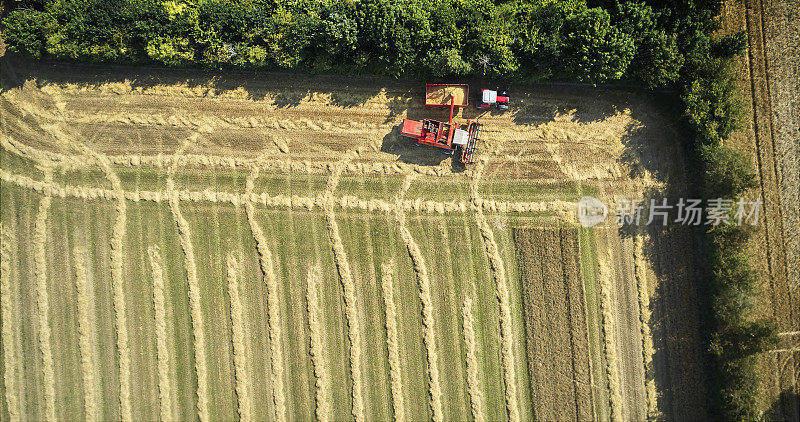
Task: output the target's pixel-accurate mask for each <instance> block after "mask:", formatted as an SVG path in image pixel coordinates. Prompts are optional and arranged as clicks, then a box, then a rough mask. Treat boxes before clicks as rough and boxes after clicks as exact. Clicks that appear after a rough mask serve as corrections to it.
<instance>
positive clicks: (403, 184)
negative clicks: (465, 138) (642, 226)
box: [0, 63, 705, 420]
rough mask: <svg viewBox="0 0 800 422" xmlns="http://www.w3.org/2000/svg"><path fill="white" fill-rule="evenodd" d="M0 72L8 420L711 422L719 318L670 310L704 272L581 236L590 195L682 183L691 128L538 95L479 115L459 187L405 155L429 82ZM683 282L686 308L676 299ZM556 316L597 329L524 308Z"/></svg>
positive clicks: (591, 97) (610, 228)
mask: <svg viewBox="0 0 800 422" xmlns="http://www.w3.org/2000/svg"><path fill="white" fill-rule="evenodd" d="M3 72H4V73H3V77H4V81H3V91H2V95H0V101H2V104H0V105H1V106H2V123H3V131H2V135H3V139H2V150H1V151H0V154H1V155H0V158H2V167H1V171H2V173H0V174H1V175H2V185H0V186H2V191H0V195H2V198H1V200H2V204H3V206H2V219H1V221H2V232H3V233H2V236H3V243H2V252H3V254H2V265H3V272H2V275H3V276H2V286H0V287H2V289H3V290H2V293H3V294H2V309H0V311H1V312H0V317H1V318H2V319H1V320H0V323H2V342H3V347H2V350H1V351H0V353H2V359H0V363H1V365H2V373H3V377H2V380H0V393H2V397H3V400H2V408H1V409H0V410H2V415H3V419H15V418H17V417H21V418H23V419H48V418H52V417H55V418H58V419H81V418H84V417H89V418H99V419H120V418H121V419H125V420H129V419H148V420H154V419H176V418H179V419H190V418H194V417H198V416H199V417H200V418H201V419H237V418H238V419H285V418H290V419H303V420H308V419H313V418H317V419H320V420H330V419H335V420H340V419H356V420H376V419H379V420H386V419H391V418H395V419H398V420H399V419H410V420H422V419H433V420H451V419H459V420H463V419H476V420H482V419H491V420H498V419H499V420H503V419H509V420H529V419H531V418H538V419H548V418H549V417H550V415H553V413H552V412H553V411H554V409H545V408H542V407H541V404H542V402H540V401H539V399H540V398H543V399H544V400H545V403H553V402H555V401H558V400H560V399H561V398H570V397H571V398H572V399H573V400H574V401H575V403H574V404H573V407H574V408H575V409H578V410H577V412H578V413H576V415H579V416H580V417H581V418H584V417H585V418H589V419H599V420H607V419H614V420H626V419H642V418H645V417H647V416H654V415H658V414H663V415H666V416H668V417H669V416H681V415H687V414H691V415H701V414H702V412H704V411H705V407H704V406H705V405H704V403H702V402H698V399H696V398H695V399H694V400H686V398H687V397H688V398H691V397H696V396H697V390H696V387H697V385H698V380H699V379H700V378H699V377H701V375H697V376H693V375H692V373H691V372H687V369H688V370H692V369H695V370H697V369H698V366H699V365H700V362H699V356H700V351H701V349H700V348H701V347H702V343H701V342H699V339H698V338H697V336H696V334H697V332H698V328H697V320H696V319H693V317H692V316H691V315H688V316H684V315H681V314H673V313H671V312H670V311H669V310H670V307H671V306H672V305H674V304H678V303H684V302H685V301H686V299H687V297H688V298H689V299H691V294H692V291H693V290H692V289H694V287H695V286H694V283H693V281H692V279H691V267H692V257H691V255H690V254H689V253H687V252H686V251H684V252H683V253H681V254H677V255H676V257H675V258H671V260H670V261H669V262H666V261H665V262H660V263H659V264H658V265H656V264H654V262H655V261H653V259H654V258H653V255H652V254H651V253H650V252H651V249H652V248H655V246H654V245H657V244H658V242H657V241H656V240H657V239H658V238H659V236H660V234H658V233H655V234H645V233H642V234H636V235H633V236H631V235H626V234H624V233H621V232H619V231H618V230H617V228H616V226H615V225H614V224H613V222H611V223H608V222H607V223H606V224H605V225H604V226H598V227H597V228H595V229H581V230H580V231H576V229H574V228H570V227H573V226H574V225H575V223H576V222H575V217H574V215H575V207H576V202H577V200H578V199H579V198H580V197H581V196H583V195H594V196H597V197H598V198H600V199H602V200H603V201H605V202H606V203H607V204H613V203H614V202H615V201H616V200H617V199H620V198H626V197H628V198H630V197H634V196H636V195H643V194H644V192H645V191H646V190H649V189H660V188H663V187H664V186H665V184H666V180H669V181H670V183H671V184H674V185H671V186H670V187H671V189H678V190H680V188H681V186H682V185H681V183H682V182H681V180H682V179H680V174H681V170H682V166H683V165H682V161H681V158H680V157H681V152H680V148H679V146H678V145H679V143H678V142H676V137H677V135H676V134H675V131H674V129H673V128H672V126H671V124H670V122H669V120H668V118H667V117H665V116H664V113H663V112H662V111H661V110H660V109H659V107H658V106H657V105H656V104H655V103H654V102H653V101H652V100H650V99H647V98H645V97H644V96H643V95H642V94H639V93H635V92H622V91H599V90H589V89H585V88H562V87H558V88H547V87H536V88H530V87H525V88H520V89H519V90H518V91H517V92H515V101H516V107H515V108H513V109H512V110H510V111H509V112H508V113H506V114H498V115H493V114H485V115H482V116H480V118H481V121H482V122H483V123H484V124H485V128H486V130H485V132H484V133H485V137H484V142H483V143H482V144H481V145H480V151H479V155H480V158H481V159H480V161H479V162H478V163H477V164H476V165H475V166H474V167H469V168H463V167H460V166H459V165H457V164H453V163H452V162H451V159H450V158H448V157H446V156H443V155H441V154H440V153H439V152H437V151H432V150H429V149H426V148H415V147H413V146H411V145H409V143H408V141H407V140H404V139H401V138H399V137H398V136H397V134H396V129H395V127H396V126H397V124H398V123H399V122H400V121H401V119H402V118H404V117H406V116H408V117H411V118H420V117H423V116H433V117H437V116H438V117H441V116H440V114H442V112H441V111H433V110H425V109H424V107H423V105H422V97H423V95H422V94H421V89H420V87H419V86H418V85H419V84H416V83H411V82H397V81H388V80H377V79H350V78H341V77H301V76H290V75H273V74H231V75H227V74H226V75H225V77H222V76H221V75H214V74H208V73H202V72H194V71H184V70H163V69H162V70H158V71H156V70H147V69H138V70H132V69H128V68H107V67H105V68H103V67H78V66H70V65H63V64H59V65H32V64H26V63H22V64H16V65H15V66H13V67H11V66H7V65H6V66H5V68H4V69H3ZM477 115H478V113H477V112H475V111H474V110H464V111H463V112H462V113H460V114H459V116H458V117H457V118H459V119H463V118H470V117H476V116H477ZM665 157H667V158H665ZM634 168H635V169H636V170H637V172H636V173H637V174H641V175H642V176H636V177H632V176H631V175H630V174H631V170H632V169H634ZM518 227H538V228H548V227H550V228H549V229H543V230H545V233H551V231H552V230H554V229H552V227H564V228H563V229H561V230H562V234H563V236H567V238H566V239H567V240H564V241H563V242H566V243H561V245H562V246H563V245H566V246H567V247H561V249H560V251H561V252H559V254H558V256H555V255H553V256H551V255H552V254H551V251H550V250H549V249H547V250H543V249H536V250H538V251H539V252H538V253H534V254H532V255H531V257H530V258H528V257H527V256H528V255H526V254H523V253H519V254H518V253H517V251H518V248H519V247H520V246H519V245H516V246H515V235H514V233H513V230H514V228H518ZM555 230H557V229H555ZM562 238H563V237H562ZM555 241H556V240H554V242H555ZM669 243H670V242H664V243H661V244H658V245H660V246H659V247H661V248H665V249H667V252H669V248H671V247H672V246H670V244H669ZM548 244H549V243H548ZM578 246H579V247H578ZM537 247H540V246H537ZM675 247H676V248H680V249H685V248H686V243H683V244H678V246H675ZM660 252H663V251H660ZM540 261H541V262H540ZM556 261H558V262H556ZM545 264H546V266H545V267H543V268H548V274H550V270H549V268H551V267H552V268H553V271H556V272H557V269H558V268H562V269H563V270H564V271H566V270H567V269H568V270H569V274H570V275H569V277H568V280H569V283H568V284H566V285H562V286H561V287H560V288H561V289H563V290H558V289H559V285H557V284H556V285H553V284H551V283H552V277H550V276H548V277H546V279H545V277H544V276H542V277H539V279H538V281H535V282H533V284H530V283H529V284H527V285H528V286H529V287H525V286H526V284H525V283H526V282H528V281H534V280H537V278H536V277H534V278H531V279H530V280H528V277H527V276H525V275H524V273H525V271H527V270H526V269H527V268H533V267H536V266H538V265H545ZM531 266H533V267H531ZM675 268H677V269H681V271H683V273H684V275H685V278H682V279H681V280H682V281H683V283H684V284H685V286H683V287H685V288H687V289H688V293H687V292H685V291H683V290H681V291H680V292H679V293H675V291H673V290H670V289H671V288H669V287H668V286H665V285H662V281H663V280H666V281H670V280H671V278H670V276H668V274H670V271H669V269H675ZM578 273H580V275H579V276H578ZM679 273H681V272H679ZM554 274H555V273H554ZM673 277H674V276H673ZM526 280H528V281H526ZM531 286H535V287H536V288H537V289H545V290H543V291H546V292H549V293H548V294H547V295H544V297H541V296H540V295H536V294H534V295H530V294H526V293H525V291H526V289H527V288H530V287H531ZM537 291H538V290H537ZM550 293H552V294H550ZM687 295H688V296H687ZM545 299H546V300H549V301H551V302H547V303H548V304H549V305H548V306H554V309H556V310H560V309H562V308H563V306H562V305H561V304H560V303H561V302H564V301H568V303H570V304H571V305H570V307H569V309H570V313H569V315H572V314H575V315H579V314H581V313H583V314H585V316H583V317H576V318H572V317H570V318H566V317H564V318H561V317H560V316H559V318H561V319H557V320H556V319H553V320H552V321H551V320H548V319H544V317H542V318H539V317H537V316H535V315H537V314H535V313H531V312H528V311H525V310H526V309H528V310H532V309H540V308H541V305H542V303H541V301H542V300H545ZM532 301H533V302H532ZM537 301H538V302H537ZM559 301H560V302H559ZM564 303H567V302H564ZM573 311H574V312H573ZM651 313H652V314H653V316H652V318H651ZM540 316H541V315H540ZM557 316H558V315H556V314H554V315H552V317H553V318H556V317H557ZM562 323H563V324H562ZM532 324H533V325H532ZM537 324H538V325H537ZM529 327H538V328H535V330H544V329H548V330H551V331H556V332H558V333H559V334H558V336H556V337H554V338H555V339H561V340H564V339H565V338H566V337H564V336H572V335H575V336H577V337H576V338H578V337H580V338H584V337H583V336H585V340H581V341H580V342H565V341H560V342H556V343H552V344H549V345H548V344H536V343H535V342H536V338H537V337H536V335H533V336H532V335H531V331H530V330H531V328H529ZM651 327H652V328H651ZM663 333H666V334H663ZM568 349H570V350H568ZM564 353H567V354H565V355H564V356H568V355H571V356H574V359H573V362H579V364H575V365H567V364H566V363H565V362H564V365H561V366H559V367H558V368H560V369H561V370H563V371H564V372H563V377H564V378H563V380H564V382H558V383H553V384H552V385H551V386H549V387H548V388H550V390H543V389H542V387H541V386H540V385H538V381H536V380H539V379H546V380H549V379H550V378H548V375H547V372H548V371H547V370H546V369H545V368H541V367H538V366H536V365H532V359H537V358H541V357H548V356H551V357H552V356H562V354H564ZM559 362H560V361H559ZM534 363H535V361H534ZM553 364H556V363H555V362H554V363H553ZM701 372H702V370H701V369H700V370H698V373H701ZM567 380H580V382H581V383H582V384H580V386H578V384H575V385H572V383H571V382H568V381H567ZM589 386H591V388H589ZM578 387H580V388H578ZM578 390H579V392H580V394H578V393H576V391H578ZM701 397H702V396H701ZM587 406H588V407H587Z"/></svg>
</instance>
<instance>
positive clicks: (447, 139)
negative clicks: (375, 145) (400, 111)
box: [400, 84, 481, 164]
mask: <svg viewBox="0 0 800 422" xmlns="http://www.w3.org/2000/svg"><path fill="white" fill-rule="evenodd" d="M468 104H469V87H468V86H467V85H464V84H455V85H451V84H426V85H425V105H426V106H428V107H449V108H450V118H449V120H448V122H447V123H445V122H440V121H437V120H433V119H423V120H422V121H416V120H409V119H405V120H403V124H402V126H401V127H400V134H401V135H403V136H407V137H409V138H411V139H413V140H414V142H416V143H417V145H428V146H432V147H436V148H441V149H443V150H444V151H443V152H444V153H445V154H447V155H452V154H453V153H454V152H455V151H456V150H460V151H461V162H462V163H464V164H471V163H472V162H473V161H474V157H475V151H476V149H477V148H476V146H477V143H478V136H479V134H480V127H481V124H480V123H478V122H477V121H475V122H473V121H467V125H466V129H462V127H461V125H458V124H455V123H453V110H454V109H455V108H456V107H466V106H467V105H468Z"/></svg>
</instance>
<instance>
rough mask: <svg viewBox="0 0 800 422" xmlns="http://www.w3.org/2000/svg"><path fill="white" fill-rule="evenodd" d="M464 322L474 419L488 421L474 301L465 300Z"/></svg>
mask: <svg viewBox="0 0 800 422" xmlns="http://www.w3.org/2000/svg"><path fill="white" fill-rule="evenodd" d="M462 317H463V320H464V347H465V349H466V360H467V391H468V392H469V399H470V404H471V408H472V418H473V419H474V420H475V421H485V420H486V407H485V404H484V397H483V387H482V385H481V379H480V376H479V374H478V370H479V368H478V356H477V350H476V349H477V345H476V336H475V317H474V316H473V314H472V299H471V298H469V297H467V298H465V299H464V306H463V308H462Z"/></svg>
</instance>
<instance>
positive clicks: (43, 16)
mask: <svg viewBox="0 0 800 422" xmlns="http://www.w3.org/2000/svg"><path fill="white" fill-rule="evenodd" d="M607 3H608V4H603V5H602V6H595V7H590V6H589V5H587V4H586V2H585V1H582V0H567V1H557V0H512V1H499V0H494V1H493V0H399V1H390V0H361V1H352V0H325V1H318V0H238V1H223V0H168V1H159V0H23V1H20V2H14V3H13V4H12V5H11V7H12V8H13V10H10V11H9V10H7V11H6V12H7V15H6V16H5V17H4V19H3V25H2V32H3V37H4V39H5V40H6V42H7V43H8V45H9V48H10V49H11V50H12V51H17V52H24V53H27V54H30V55H32V56H34V57H50V58H59V59H78V60H84V61H96V62H127V63H142V62H158V63H162V64H165V65H169V66H181V65H187V66H188V65H203V66H211V67H221V66H236V67H254V68H266V69H291V70H297V71H303V72H315V73H317V72H325V73H362V74H378V75H391V76H401V75H404V76H427V75H434V76H449V75H455V76H458V75H481V76H503V77H506V78H515V79H527V80H543V79H549V80H553V79H559V80H577V81H585V82H591V83H598V82H604V81H608V80H619V79H625V80H628V81H639V82H642V83H644V84H645V85H647V86H652V87H655V86H663V85H665V84H668V83H670V82H672V81H675V80H676V79H677V78H678V72H679V70H680V69H681V67H682V65H683V62H684V59H683V55H682V54H681V52H680V49H679V45H678V42H677V38H676V37H675V35H674V34H673V33H672V32H671V31H669V30H668V29H667V26H666V25H667V23H668V22H669V19H667V17H668V14H665V13H663V12H662V11H657V10H655V9H654V8H653V7H651V6H648V5H646V4H645V3H644V2H624V3H622V4H617V2H615V1H612V2H607ZM732 41H735V40H732ZM726 46H727V44H726V45H725V46H720V48H725V47H726ZM734 47H735V45H734Z"/></svg>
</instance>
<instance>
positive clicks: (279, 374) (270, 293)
mask: <svg viewBox="0 0 800 422" xmlns="http://www.w3.org/2000/svg"><path fill="white" fill-rule="evenodd" d="M257 177H258V167H254V168H253V170H252V172H251V173H250V175H249V176H248V177H247V181H246V188H245V197H246V198H247V200H246V201H245V203H244V206H245V213H246V214H247V221H248V223H249V224H250V231H251V232H252V233H253V239H254V240H255V243H256V251H257V252H258V261H259V264H260V265H261V273H262V275H263V278H264V285H265V286H266V288H267V325H268V331H269V348H270V361H271V368H272V380H273V387H272V400H273V401H274V403H275V413H276V414H275V419H277V420H284V419H286V417H287V415H286V395H285V391H286V387H285V386H284V374H283V373H284V366H283V365H284V364H283V341H282V339H281V338H282V333H281V316H280V315H281V314H280V308H279V306H280V301H279V298H278V278H277V276H276V274H275V270H274V264H273V261H272V252H271V251H270V250H269V246H268V243H267V239H266V237H264V232H263V231H261V227H259V225H258V222H256V218H255V207H254V206H253V203H252V201H250V200H249V198H250V196H251V195H250V194H251V193H252V191H253V185H254V182H255V179H256V178H257Z"/></svg>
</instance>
